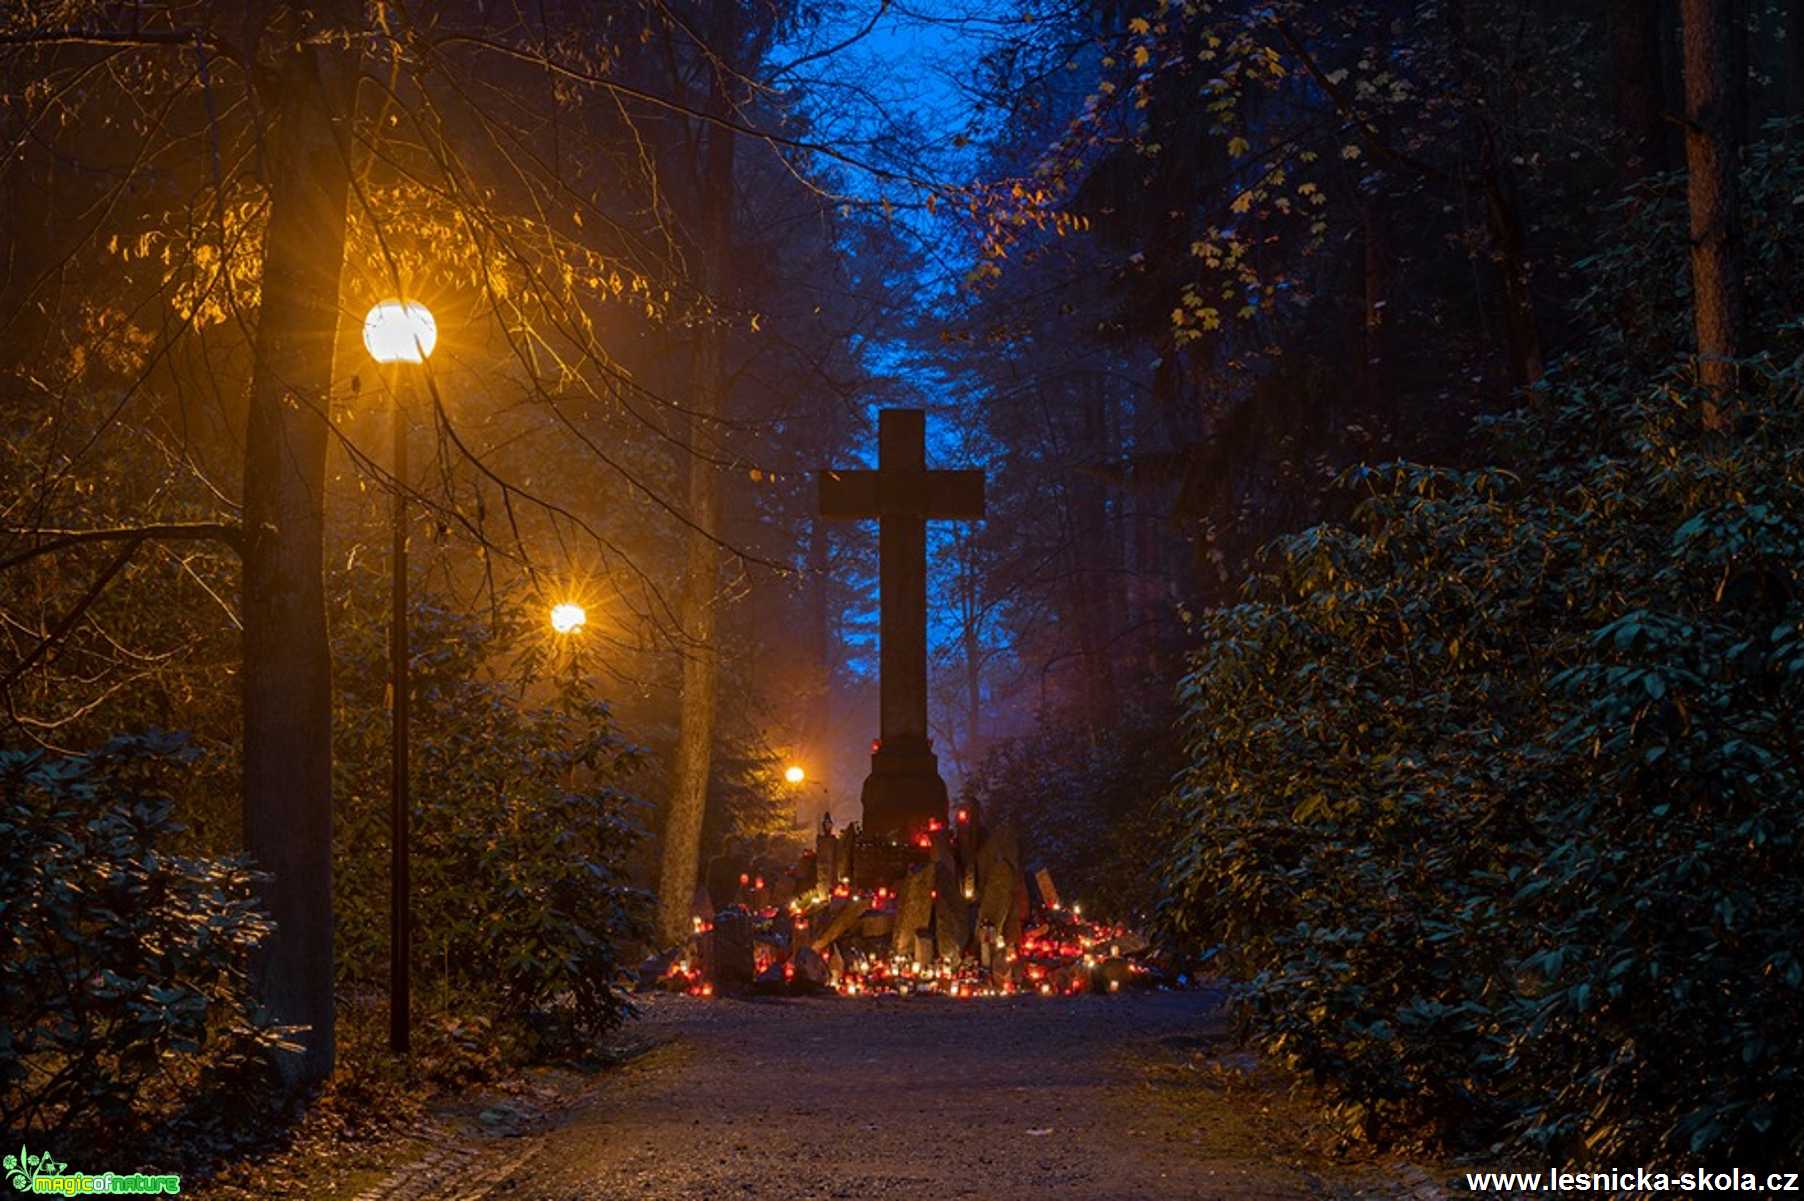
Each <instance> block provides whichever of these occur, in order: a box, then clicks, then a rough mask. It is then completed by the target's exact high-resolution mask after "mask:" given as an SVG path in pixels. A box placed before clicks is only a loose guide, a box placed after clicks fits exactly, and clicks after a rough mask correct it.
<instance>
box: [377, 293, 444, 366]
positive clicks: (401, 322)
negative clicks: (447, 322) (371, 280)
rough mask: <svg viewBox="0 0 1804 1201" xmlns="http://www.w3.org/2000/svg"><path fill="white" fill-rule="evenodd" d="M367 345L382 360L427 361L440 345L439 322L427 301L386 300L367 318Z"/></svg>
mask: <svg viewBox="0 0 1804 1201" xmlns="http://www.w3.org/2000/svg"><path fill="white" fill-rule="evenodd" d="M363 345H364V348H365V349H366V350H368V351H369V352H370V357H371V358H372V359H375V360H376V361H377V362H378V363H423V362H425V361H426V360H427V359H428V358H430V357H431V355H432V348H433V347H434V346H436V345H438V322H436V321H434V320H433V319H432V310H431V309H429V308H427V307H426V306H425V305H423V304H419V303H417V302H415V301H411V300H409V301H400V300H384V301H381V302H380V303H378V304H376V305H375V306H374V307H372V308H371V309H370V311H369V314H368V315H367V316H366V317H364V319H363Z"/></svg>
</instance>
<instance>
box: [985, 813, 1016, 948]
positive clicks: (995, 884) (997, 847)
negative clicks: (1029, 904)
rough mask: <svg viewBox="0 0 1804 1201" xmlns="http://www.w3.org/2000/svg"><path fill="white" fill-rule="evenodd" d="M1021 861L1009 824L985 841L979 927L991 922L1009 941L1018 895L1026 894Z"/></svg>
mask: <svg viewBox="0 0 1804 1201" xmlns="http://www.w3.org/2000/svg"><path fill="white" fill-rule="evenodd" d="M1020 862H1021V852H1020V846H1019V842H1018V840H1017V839H1016V837H1015V833H1014V830H1013V828H1012V827H1010V826H1009V825H1007V824H1006V823H1004V824H1003V825H1000V826H998V827H997V828H996V829H995V830H994V831H992V832H991V834H990V836H989V837H988V838H986V839H984V844H983V847H982V849H981V850H980V851H979V852H978V855H977V873H978V880H979V882H980V885H979V887H980V889H981V891H980V892H979V894H978V898H977V922H978V925H979V927H982V926H983V925H984V924H985V923H988V924H989V925H990V926H992V927H994V929H995V930H996V932H997V933H998V934H1001V935H1002V936H1003V938H1004V939H1005V940H1007V939H1008V929H1009V916H1010V914H1011V913H1013V912H1014V908H1015V898H1016V894H1017V893H1020V892H1022V891H1023V889H1022V886H1021V867H1020ZM1022 916H1025V915H1022ZM1018 929H1019V923H1018V922H1017V930H1018ZM1009 945H1011V946H1013V945H1014V943H1013V942H1010V943H1009Z"/></svg>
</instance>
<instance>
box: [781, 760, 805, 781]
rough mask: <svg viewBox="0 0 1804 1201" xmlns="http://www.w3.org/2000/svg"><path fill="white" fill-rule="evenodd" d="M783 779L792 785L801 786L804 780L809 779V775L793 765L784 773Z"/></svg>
mask: <svg viewBox="0 0 1804 1201" xmlns="http://www.w3.org/2000/svg"><path fill="white" fill-rule="evenodd" d="M783 778H784V779H785V780H788V781H789V782H790V783H791V784H800V783H801V782H802V781H803V780H806V779H807V778H808V773H807V772H805V771H803V770H802V769H801V768H800V767H797V766H794V765H793V764H792V765H791V766H790V767H788V768H787V769H785V771H784V772H783Z"/></svg>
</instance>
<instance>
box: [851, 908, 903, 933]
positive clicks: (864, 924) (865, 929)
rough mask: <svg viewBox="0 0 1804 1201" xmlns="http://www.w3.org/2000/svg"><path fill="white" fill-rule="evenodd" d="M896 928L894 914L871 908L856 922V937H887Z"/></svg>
mask: <svg viewBox="0 0 1804 1201" xmlns="http://www.w3.org/2000/svg"><path fill="white" fill-rule="evenodd" d="M895 928H896V915H895V913H894V912H892V911H888V910H878V909H873V910H871V911H870V912H869V913H866V914H865V915H864V917H862V918H860V919H859V922H858V937H860V938H888V937H889V936H890V935H891V933H892V932H893V931H894V930H895Z"/></svg>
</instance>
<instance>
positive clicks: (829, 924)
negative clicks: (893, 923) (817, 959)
mask: <svg viewBox="0 0 1804 1201" xmlns="http://www.w3.org/2000/svg"><path fill="white" fill-rule="evenodd" d="M864 914H865V903H864V902H863V901H861V900H859V899H858V898H857V897H838V898H835V899H834V901H833V904H832V905H831V906H830V907H829V908H828V910H827V920H826V922H825V923H824V924H823V925H822V927H821V928H820V929H819V930H817V931H814V938H813V939H812V940H810V941H811V942H812V943H813V945H814V949H815V950H817V951H824V950H826V949H827V947H828V946H829V945H830V944H832V943H834V942H837V941H838V940H839V939H840V938H842V937H844V936H845V934H846V933H847V932H848V931H850V930H851V929H852V927H853V926H855V925H856V924H857V923H858V921H859V919H861V918H863V917H864Z"/></svg>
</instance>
